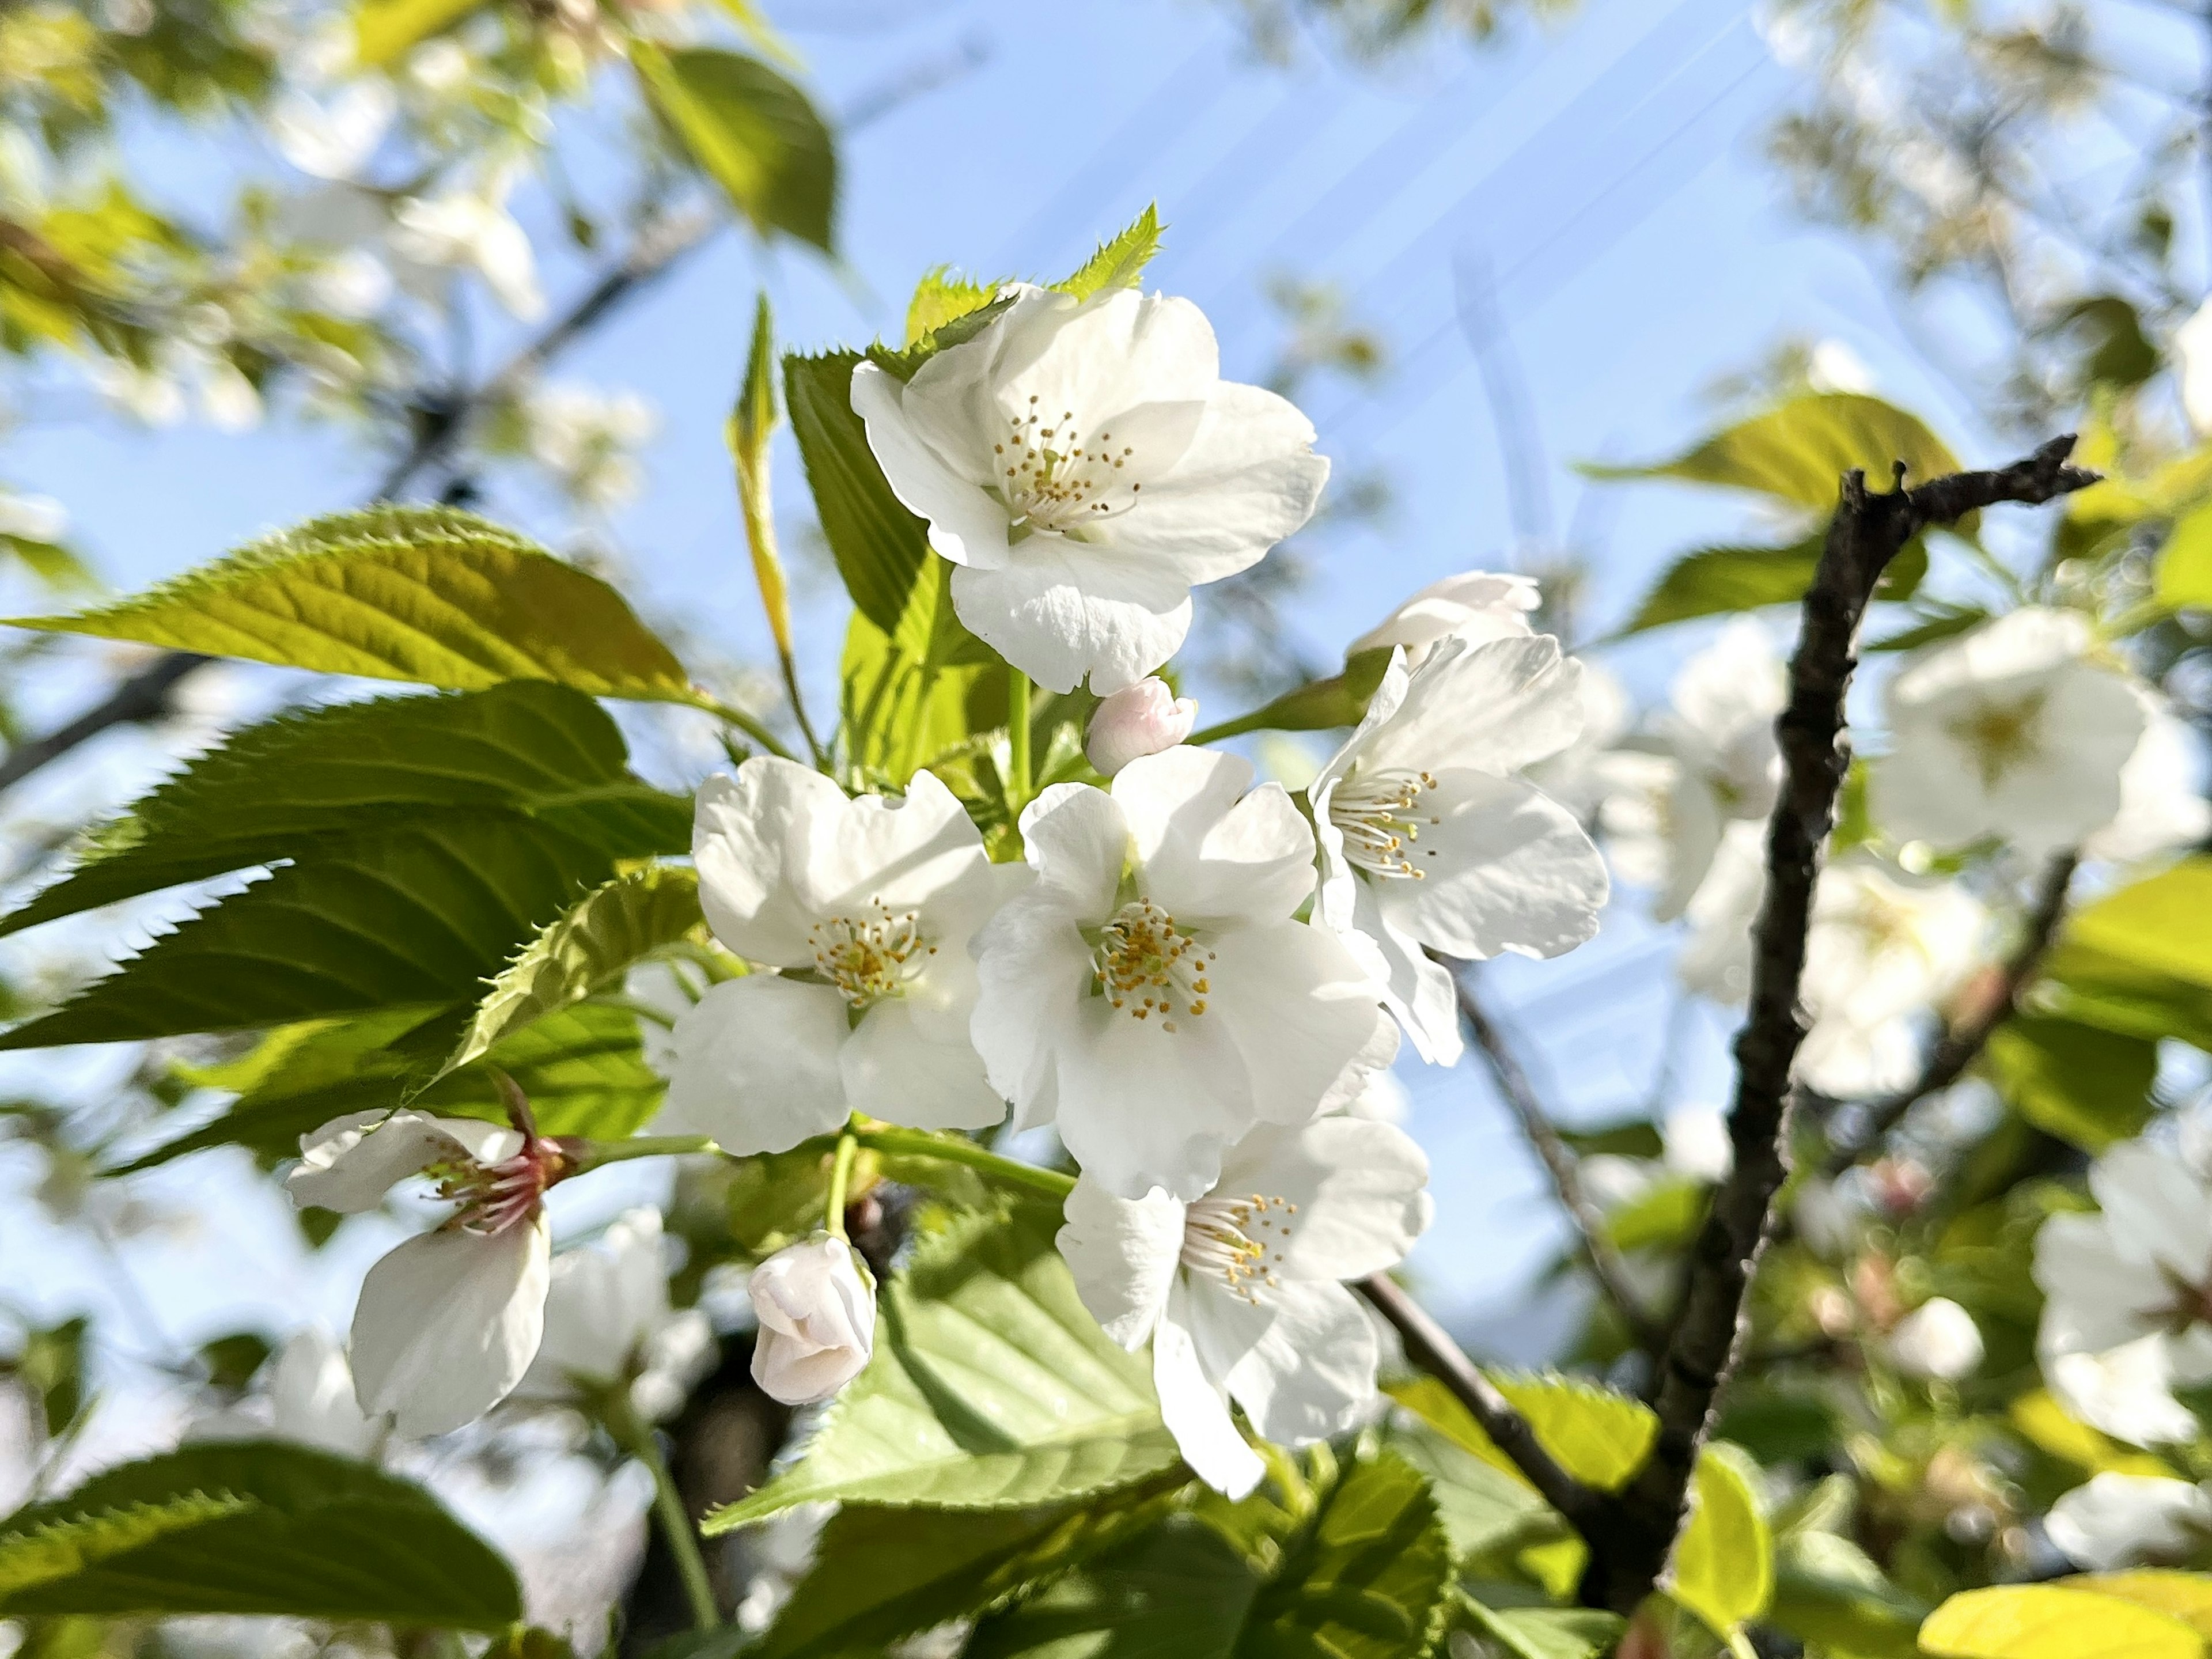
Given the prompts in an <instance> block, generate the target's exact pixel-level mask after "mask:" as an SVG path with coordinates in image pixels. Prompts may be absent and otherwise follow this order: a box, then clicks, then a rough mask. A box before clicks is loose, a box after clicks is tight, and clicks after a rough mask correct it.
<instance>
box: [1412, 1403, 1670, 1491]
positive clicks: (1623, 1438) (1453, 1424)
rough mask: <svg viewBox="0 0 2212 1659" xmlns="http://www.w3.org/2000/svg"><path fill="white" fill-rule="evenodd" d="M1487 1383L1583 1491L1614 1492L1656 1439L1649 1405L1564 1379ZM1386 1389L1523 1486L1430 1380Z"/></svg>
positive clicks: (1488, 1441)
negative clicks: (1591, 1488)
mask: <svg viewBox="0 0 2212 1659" xmlns="http://www.w3.org/2000/svg"><path fill="white" fill-rule="evenodd" d="M1492 1381H1493V1382H1495V1383H1497V1385H1498V1391H1499V1392H1500V1393H1501V1394H1503V1395H1504V1396H1505V1397H1506V1398H1507V1399H1508V1400H1509V1401H1511V1402H1512V1403H1513V1407H1514V1408H1515V1409H1516V1411H1518V1412H1519V1413H1521V1414H1522V1416H1523V1417H1525V1418H1527V1419H1528V1426H1529V1427H1530V1428H1532V1429H1534V1431H1535V1433H1536V1438H1537V1440H1538V1441H1539V1442H1541V1443H1542V1445H1543V1448H1544V1449H1545V1450H1546V1451H1547V1452H1549V1453H1550V1454H1551V1455H1552V1456H1553V1458H1554V1459H1555V1460H1557V1462H1559V1467H1560V1468H1564V1469H1565V1470H1566V1472H1567V1473H1568V1474H1571V1475H1573V1476H1574V1477H1575V1479H1576V1480H1579V1481H1581V1482H1583V1484H1584V1485H1585V1486H1595V1487H1597V1488H1599V1489H1600V1490H1601V1491H1604V1492H1618V1491H1620V1488H1621V1487H1623V1486H1626V1485H1627V1484H1628V1478H1629V1476H1631V1475H1632V1474H1635V1473H1636V1471H1637V1470H1638V1468H1642V1467H1643V1464H1644V1459H1645V1458H1646V1457H1647V1456H1649V1455H1650V1452H1651V1443H1652V1442H1653V1440H1655V1439H1656V1438H1657V1437H1658V1433H1659V1419H1657V1418H1656V1417H1654V1416H1653V1415H1652V1414H1651V1409H1650V1407H1648V1406H1645V1405H1644V1404H1643V1403H1642V1402H1641V1401H1635V1400H1631V1399H1629V1398H1627V1397H1626V1395H1617V1394H1612V1393H1609V1392H1607V1390H1606V1389H1601V1388H1597V1387H1595V1386H1594V1385H1592V1384H1590V1383H1581V1382H1577V1381H1576V1380H1575V1379H1573V1378H1571V1377H1565V1376H1497V1377H1493V1378H1492ZM1389 1394H1390V1396H1391V1398H1393V1399H1395V1401H1397V1402H1398V1403H1399V1404H1400V1405H1401V1406H1403V1407H1406V1408H1407V1410H1408V1411H1410V1412H1412V1413H1413V1414H1414V1415H1415V1416H1417V1417H1419V1418H1420V1419H1423V1420H1424V1421H1425V1422H1426V1423H1427V1424H1428V1425H1430V1426H1431V1428H1435V1429H1439V1430H1441V1431H1443V1433H1444V1435H1445V1436H1446V1437H1449V1438H1450V1439H1452V1440H1454V1441H1456V1442H1457V1443H1459V1444H1460V1445H1462V1446H1464V1447H1465V1448H1466V1449H1468V1450H1469V1451H1471V1452H1473V1453H1474V1455H1476V1456H1477V1457H1480V1458H1481V1459H1482V1460H1483V1461H1484V1462H1486V1463H1489V1464H1490V1465H1491V1466H1492V1468H1499V1469H1503V1470H1504V1471H1505V1472H1506V1473H1507V1474H1510V1475H1511V1476H1512V1477H1513V1478H1514V1479H1515V1480H1520V1481H1522V1482H1523V1483H1524V1484H1525V1482H1526V1479H1527V1477H1525V1476H1524V1475H1522V1473H1521V1471H1520V1470H1519V1469H1517V1468H1515V1467H1514V1464H1513V1460H1512V1459H1511V1458H1510V1457H1508V1456H1506V1455H1505V1454H1504V1452H1502V1451H1500V1450H1498V1447H1497V1445H1496V1444H1495V1443H1493V1442H1492V1440H1491V1438H1490V1437H1489V1436H1488V1435H1487V1434H1485V1433H1484V1432H1483V1431H1482V1425H1480V1424H1479V1423H1477V1422H1476V1421H1475V1420H1474V1416H1473V1414H1472V1413H1469V1412H1468V1409H1467V1407H1464V1406H1462V1405H1461V1404H1460V1402H1459V1401H1457V1400H1456V1399H1455V1398H1454V1397H1453V1395H1452V1393H1451V1391H1450V1390H1449V1389H1446V1388H1445V1387H1444V1386H1443V1383H1439V1382H1437V1380H1436V1379H1435V1378H1434V1377H1432V1376H1418V1377H1412V1378H1408V1379H1407V1380H1405V1381H1403V1382H1399V1383H1391V1384H1390V1385H1389Z"/></svg>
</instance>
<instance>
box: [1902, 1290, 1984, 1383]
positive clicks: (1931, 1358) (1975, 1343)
mask: <svg viewBox="0 0 2212 1659" xmlns="http://www.w3.org/2000/svg"><path fill="white" fill-rule="evenodd" d="M1889 1357H1890V1360H1891V1362H1892V1363H1893V1364H1895V1365H1896V1367H1897V1369H1898V1370H1901V1371H1903V1372H1904V1373H1905V1375H1906V1376H1928V1377H1936V1378H1940V1379H1941V1380H1942V1381H1944V1382H1947V1383H1955V1382H1956V1381H1958V1379H1959V1378H1960V1377H1962V1376H1967V1375H1969V1374H1970V1373H1972V1371H1973V1370H1974V1368H1975V1367H1976V1366H1978V1365H1979V1364H1981V1363H1982V1333H1981V1328H1980V1327H1978V1326H1977V1325H1976V1324H1975V1323H1974V1316H1973V1315H1972V1314H1970V1313H1968V1312H1967V1311H1966V1310H1965V1309H1964V1308H1962V1307H1960V1305H1959V1304H1957V1303H1955V1302H1954V1301H1952V1300H1951V1299H1950V1297H1944V1296H1939V1297H1936V1298H1935V1299H1934V1300H1933V1301H1930V1302H1923V1303H1922V1304H1920V1305H1919V1306H1918V1307H1917V1308H1915V1309H1914V1310H1912V1311H1911V1313H1909V1314H1907V1315H1905V1317H1904V1318H1903V1319H1901V1320H1899V1322H1898V1325H1897V1328H1896V1329H1895V1330H1893V1331H1892V1332H1891V1333H1890V1334H1889Z"/></svg>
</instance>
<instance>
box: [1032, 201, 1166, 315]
mask: <svg viewBox="0 0 2212 1659" xmlns="http://www.w3.org/2000/svg"><path fill="white" fill-rule="evenodd" d="M1159 251H1160V210H1159V204H1158V203H1154V204H1152V205H1151V206H1149V207H1147V208H1146V210H1144V211H1143V212H1142V213H1140V214H1139V215H1138V216H1137V218H1136V222H1135V223H1133V224H1132V225H1131V226H1130V227H1129V228H1127V230H1125V231H1123V232H1122V233H1121V234H1120V235H1119V236H1116V237H1115V239H1114V240H1112V241H1110V242H1101V243H1100V244H1099V245H1098V250H1097V252H1095V253H1093V254H1092V255H1091V257H1090V258H1088V259H1086V260H1085V261H1084V262H1083V268H1082V269H1081V270H1078V271H1077V272H1076V273H1075V275H1073V276H1071V277H1069V278H1068V279H1067V280H1066V282H1064V283H1054V284H1053V286H1054V288H1056V289H1059V290H1060V292H1061V293H1063V294H1073V295H1074V296H1075V297H1076V298H1077V299H1079V300H1087V299H1089V298H1090V297H1091V295H1094V294H1103V293H1104V292H1105V291H1106V290H1107V289H1111V288H1134V287H1136V286H1137V285H1138V283H1141V282H1142V281H1143V280H1144V276H1145V267H1146V265H1147V264H1150V263H1151V261H1152V256H1153V255H1154V254H1155V253H1158V252H1159Z"/></svg>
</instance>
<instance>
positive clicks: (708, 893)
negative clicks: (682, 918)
mask: <svg viewBox="0 0 2212 1659" xmlns="http://www.w3.org/2000/svg"><path fill="white" fill-rule="evenodd" d="M845 805H846V799H845V792H844V791H843V790H842V789H840V788H839V787H837V786H836V784H834V783H832V782H831V781H829V779H828V778H825V777H823V775H821V774H820V773H819V772H817V771H815V770H814V769H812V768H811V767H805V766H801V765H799V764H798V763H796V762H794V761H787V760H782V759H780V758H778V757H775V756H772V755H763V756H758V757H755V758H753V759H751V760H749V761H747V762H745V763H744V764H743V765H742V766H740V767H738V773H737V775H736V776H735V777H734V778H732V777H726V776H715V777H711V778H708V780H707V781H706V782H704V783H702V784H701V785H700V786H699V804H698V807H697V812H696V818H695V819H694V822H693V826H692V830H691V853H692V857H693V860H694V861H695V862H696V864H697V865H698V866H699V906H700V908H702V910H704V911H705V912H706V913H707V925H708V927H712V928H713V929H714V936H715V937H716V938H717V939H720V940H721V941H722V943H723V944H725V945H728V946H729V947H730V949H731V950H732V951H736V952H737V953H738V955H739V956H741V957H745V958H747V959H748V960H749V961H753V962H765V963H773V964H774V965H775V966H776V967H779V968H808V967H811V966H812V965H813V962H814V953H813V947H812V945H811V943H810V941H809V938H808V932H809V930H810V929H811V927H813V925H814V923H815V921H816V920H817V917H816V915H815V913H814V912H813V911H811V909H810V908H808V906H807V904H806V902H805V897H804V889H803V888H802V886H801V881H802V880H803V878H804V875H805V869H806V864H807V860H808V854H809V852H810V849H811V846H812V843H813V837H814V835H815V833H816V832H815V829H814V825H815V823H816V821H817V819H818V818H821V817H829V816H834V815H836V814H838V813H841V812H842V811H843V810H844V808H845Z"/></svg>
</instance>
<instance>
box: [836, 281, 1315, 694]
mask: <svg viewBox="0 0 2212 1659" xmlns="http://www.w3.org/2000/svg"><path fill="white" fill-rule="evenodd" d="M1004 293H1005V295H1006V300H1007V305H1006V311H1005V312H1004V313H1002V314H1001V315H1000V316H999V317H997V318H995V319H994V320H993V321H992V322H990V323H989V324H988V325H986V326H985V327H984V328H983V330H982V331H981V332H980V333H978V334H977V335H976V336H975V338H973V339H971V340H969V341H966V342H963V343H961V344H958V345H955V346H950V347H948V348H946V349H944V350H942V351H939V352H938V353H937V354H936V355H935V356H933V357H931V358H930V359H929V360H928V361H927V362H925V363H924V364H923V365H922V366H921V368H919V369H918V370H916V371H915V375H914V378H913V379H912V380H908V381H906V382H903V383H902V382H901V381H900V380H898V379H897V378H896V376H894V375H892V374H890V373H889V372H887V371H885V370H884V369H882V368H878V367H877V366H876V365H875V364H874V363H872V362H863V363H861V364H860V366H859V367H858V368H855V369H854V373H853V392H852V397H853V408H854V411H855V412H856V413H857V414H859V416H860V418H861V419H862V420H863V421H864V422H866V425H867V432H868V446H869V447H870V448H871V449H872V450H873V451H874V452H875V456H876V459H877V461H878V463H879V464H880V465H882V467H883V470H884V477H885V478H886V479H887V480H888V481H889V482H890V487H891V489H892V491H893V492H894V493H895V494H896V495H897V496H898V498H899V500H900V501H903V502H904V503H905V504H906V505H907V507H908V508H909V509H911V510H912V511H913V512H915V513H918V514H920V515H921V517H922V518H924V519H926V520H928V521H929V541H930V545H931V546H932V547H933V548H935V549H936V550H937V551H938V552H939V554H941V555H942V556H944V557H945V558H947V559H949V560H951V562H953V563H954V564H955V565H957V566H958V567H959V568H957V570H955V571H954V572H953V574H952V604H953V608H954V609H955V610H956V611H957V612H958V613H959V616H960V620H961V621H962V622H963V623H966V624H967V626H968V627H969V629H971V630H972V631H973V632H974V633H975V634H976V635H978V636H980V637H981V639H983V640H984V641H987V642H988V643H989V644H990V645H991V646H992V647H994V648H995V649H996V650H997V651H998V652H999V653H1000V654H1001V655H1002V656H1004V657H1005V658H1006V660H1007V661H1009V662H1011V663H1012V664H1013V665H1015V666H1016V667H1017V668H1019V669H1020V670H1021V671H1023V672H1024V673H1026V674H1028V675H1029V676H1030V678H1033V679H1035V680H1036V681H1037V682H1038V683H1039V684H1042V685H1045V686H1048V687H1049V688H1050V689H1052V690H1054V691H1066V690H1069V689H1070V688H1071V687H1073V685H1075V684H1076V683H1077V682H1078V681H1079V680H1081V679H1082V678H1084V677H1085V675H1088V676H1089V677H1090V680H1091V690H1094V691H1097V692H1098V693H1100V694H1101V695H1104V694H1107V693H1110V692H1114V691H1118V690H1121V688H1122V687H1123V686H1125V685H1128V684H1133V682H1135V681H1137V680H1139V679H1141V678H1144V676H1146V674H1149V673H1150V672H1152V670H1153V669H1155V668H1157V667H1158V666H1159V665H1161V664H1162V663H1164V662H1165V661H1166V660H1167V659H1169V658H1170V657H1171V656H1173V655H1174V654H1175V653H1176V647H1179V646H1180V645H1182V640H1183V635H1185V634H1186V633H1187V632H1188V630H1189V628H1190V614H1191V607H1190V590H1191V588H1192V587H1193V586H1195V585H1197V584H1199V583H1202V582H1210V581H1218V580H1220V579H1221V578H1222V577H1224V576H1231V575H1234V574H1236V573H1237V572H1238V571H1240V570H1242V569H1243V568H1245V567H1246V566H1248V565H1250V564H1252V563H1254V562H1256V561H1257V560H1258V559H1259V558H1260V557H1261V556H1262V555H1263V554H1265V553H1266V552H1267V550H1268V549H1269V548H1271V547H1273V545H1274V544H1276V543H1277V542H1279V541H1280V540H1282V539H1283V538H1284V537H1285V536H1287V535H1289V534H1291V532H1293V531H1295V530H1297V528H1298V527H1299V526H1302V525H1304V523H1305V521H1306V520H1308V519H1309V518H1310V517H1312V515H1313V510H1314V507H1315V506H1316V503H1317V502H1318V501H1320V499H1321V490H1322V483H1324V482H1325V481H1326V480H1327V478H1328V462H1327V461H1325V460H1323V459H1322V458H1321V457H1320V456H1318V455H1316V454H1315V453H1313V439H1314V431H1313V427H1312V424H1311V423H1310V422H1308V421H1307V419H1306V417H1305V416H1303V415H1301V414H1300V413H1298V411H1297V410H1296V409H1295V408H1293V407H1292V406H1291V404H1288V403H1287V402H1285V400H1284V399H1282V398H1279V397H1277V396H1276V395H1275V394H1274V393H1273V392H1265V391H1262V390H1261V389H1260V388H1259V387H1257V386H1240V385H1237V384H1236V383H1235V382H1233V381H1227V380H1223V379H1222V378H1221V370H1220V358H1219V353H1218V350H1217V349H1216V348H1215V345H1214V339H1213V330H1212V327H1211V326H1210V325H1208V324H1207V322H1206V317H1205V314H1204V313H1202V312H1200V310H1199V308H1198V307H1196V306H1194V305H1193V304H1191V303H1190V301H1188V300H1177V299H1171V298H1169V297H1167V296H1165V295H1139V294H1138V293H1136V292H1134V291H1133V290H1131V289H1111V290H1109V291H1107V292H1104V293H1102V294H1098V295H1094V296H1092V297H1091V299H1089V300H1087V301H1077V300H1076V299H1074V298H1073V296H1072V295H1066V294H1059V293H1054V292H1053V291H1051V290H1049V289H1041V288H1031V287H1027V286H1022V285H1015V286H1012V287H1010V288H1009V289H1006V290H1004Z"/></svg>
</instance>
